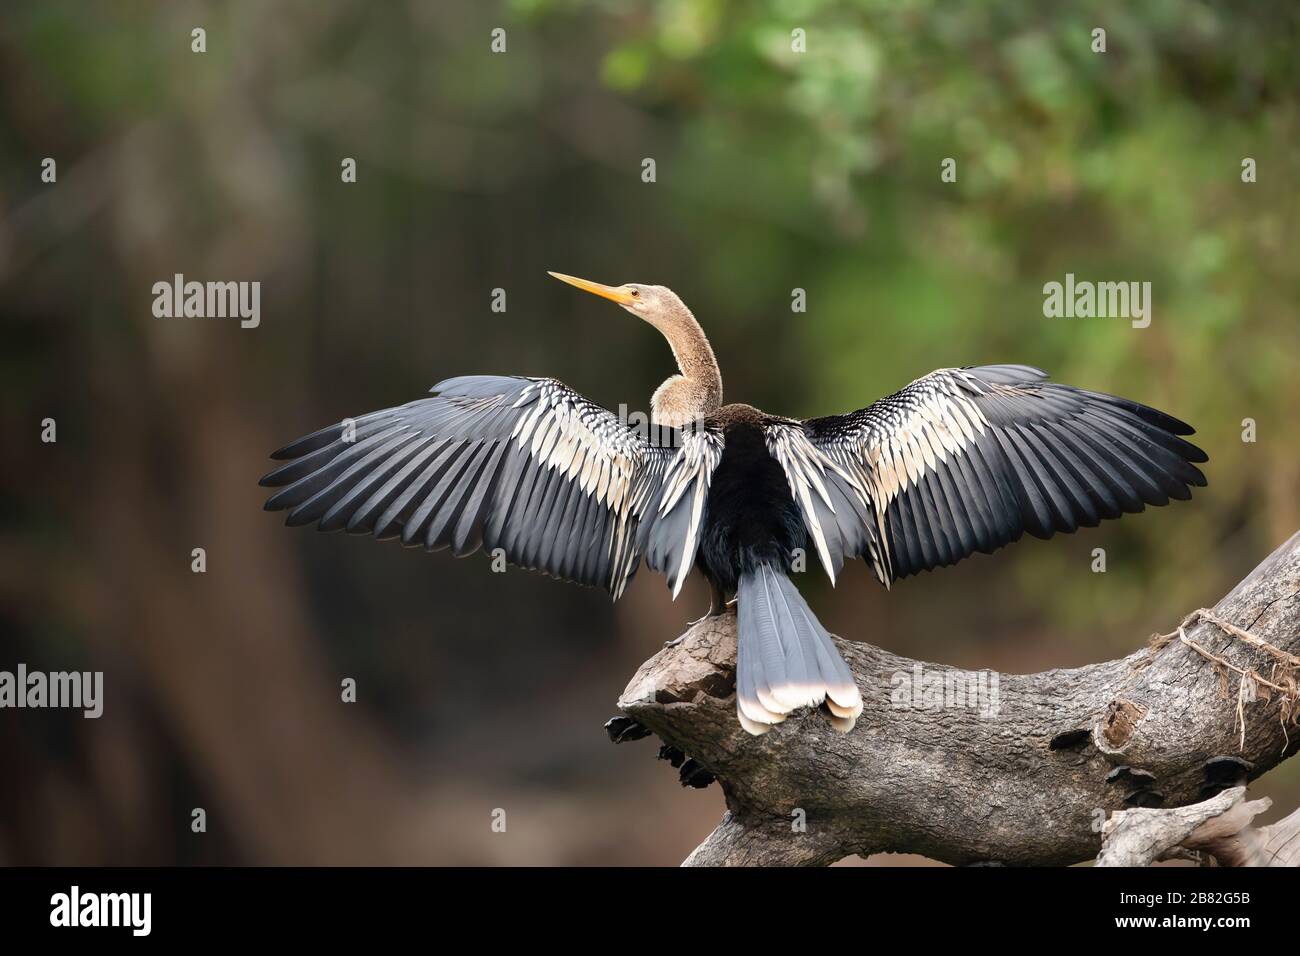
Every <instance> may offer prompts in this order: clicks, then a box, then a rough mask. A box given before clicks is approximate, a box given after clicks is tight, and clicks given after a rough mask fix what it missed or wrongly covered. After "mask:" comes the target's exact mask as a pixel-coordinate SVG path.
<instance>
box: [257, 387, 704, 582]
mask: <svg viewBox="0 0 1300 956" xmlns="http://www.w3.org/2000/svg"><path fill="white" fill-rule="evenodd" d="M663 438H664V440H663V441H656V442H652V441H649V440H647V438H646V437H645V436H642V435H640V434H638V433H637V431H636V430H634V429H633V428H631V427H630V426H628V425H627V424H626V423H623V422H620V421H619V419H618V418H617V417H616V416H615V415H614V414H613V413H612V412H610V411H608V410H607V409H605V408H602V407H601V406H599V405H596V404H594V403H592V402H590V401H588V400H587V399H585V398H583V397H582V396H581V395H579V394H578V393H577V392H575V391H573V390H572V389H571V388H569V387H568V386H567V385H564V384H563V383H561V382H557V381H555V380H554V379H540V378H521V377H508V376H495V375H469V376H462V377H460V378H452V379H448V380H447V381H444V382H441V383H439V384H438V385H435V386H434V387H433V389H432V390H431V395H430V397H428V398H423V399H420V400H418V401H414V402H410V403H409V404H406V405H403V406H401V407H399V408H389V409H384V410H383V411H378V412H372V413H370V414H369V415H364V416H362V417H360V418H357V419H352V420H344V421H343V422H340V423H339V424H336V425H331V426H329V427H328V428H323V429H321V430H320V431H318V432H315V433H313V434H311V435H308V436H306V437H305V438H300V439H299V440H298V441H296V442H293V443H292V444H290V445H287V446H285V447H284V448H282V449H280V451H278V452H276V453H275V454H274V455H273V456H272V457H273V458H279V459H291V460H290V461H289V462H288V463H287V464H284V465H282V466H280V467H279V468H277V469H276V470H275V471H273V472H271V473H270V474H269V475H267V476H266V477H265V478H263V479H262V482H261V483H262V484H263V485H265V486H269V487H272V488H279V489H280V490H279V491H278V492H276V493H275V494H274V495H273V496H272V497H271V498H270V499H269V500H268V501H267V502H266V508H267V510H269V511H279V510H284V509H288V510H289V515H288V520H287V523H288V524H290V525H303V524H310V523H312V522H316V524H317V527H318V528H319V529H320V530H322V531H336V530H346V531H349V532H353V533H358V534H360V533H370V534H373V535H374V536H375V537H376V538H392V537H398V536H400V537H401V540H402V543H403V544H406V545H410V546H416V545H423V546H424V548H425V549H427V550H430V551H436V550H440V549H442V548H448V547H449V548H451V551H452V553H453V554H455V555H457V556H461V555H466V554H471V553H473V552H474V551H477V550H478V549H479V547H484V548H486V549H487V551H488V552H490V553H491V552H495V551H496V550H497V549H498V548H499V549H501V551H502V553H503V554H504V556H505V558H506V560H507V561H509V562H510V563H512V564H515V565H518V566H519V567H523V568H528V569H530V570H537V571H542V572H543V573H546V574H550V575H552V576H554V577H557V578H560V579H563V580H567V581H574V582H577V583H580V584H589V585H601V586H603V587H605V588H606V589H608V590H609V592H610V593H611V594H613V595H614V597H615V598H617V597H618V596H619V595H620V594H621V593H622V591H623V588H624V587H625V586H626V584H627V582H628V581H629V580H630V579H631V577H632V575H633V574H634V573H635V571H636V568H637V564H638V560H639V558H640V557H641V555H642V554H643V553H644V554H645V556H646V560H647V563H649V564H650V565H651V567H653V568H655V570H657V571H661V572H662V573H664V574H665V575H666V576H667V577H668V578H669V581H670V583H671V584H672V585H673V587H674V596H676V593H677V591H678V590H679V589H680V588H681V583H682V581H683V580H685V578H686V575H687V573H688V572H689V571H690V568H691V567H692V566H693V564H694V561H695V549H696V546H697V544H698V537H699V529H700V527H701V525H702V523H703V514H704V504H705V501H706V500H707V497H708V486H709V481H710V479H711V477H712V474H713V469H714V467H716V465H717V463H718V460H719V459H720V458H721V452H722V436H721V435H720V434H718V433H716V432H714V431H710V430H708V429H703V428H702V429H699V430H697V431H695V432H692V433H686V432H681V431H672V432H667V433H666V434H665V435H664V436H663Z"/></svg>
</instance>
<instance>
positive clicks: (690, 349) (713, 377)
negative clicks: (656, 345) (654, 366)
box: [656, 305, 722, 415]
mask: <svg viewBox="0 0 1300 956" xmlns="http://www.w3.org/2000/svg"><path fill="white" fill-rule="evenodd" d="M656 325H657V327H658V328H659V331H660V332H662V333H663V336H664V338H666V339H667V340H668V345H669V346H670V347H671V348H672V350H673V358H675V359H677V367H678V369H680V370H681V373H682V377H683V378H685V379H686V380H687V381H688V382H690V383H691V384H692V385H693V386H695V387H694V388H693V389H692V391H693V392H695V394H696V395H697V396H698V397H699V401H700V403H701V406H702V407H700V408H699V409H698V410H697V411H698V413H699V414H705V415H707V414H708V413H709V412H712V411H714V410H716V409H717V408H718V407H719V406H721V405H722V372H721V370H719V368H718V360H717V359H716V358H715V357H714V355H713V346H711V345H710V344H709V340H708V337H707V336H705V334H704V329H702V328H701V327H700V323H699V322H697V321H696V320H695V316H693V315H692V314H691V312H690V310H689V309H687V308H686V306H684V305H683V306H682V307H681V311H680V312H679V313H678V314H677V315H674V316H673V318H672V320H671V321H669V322H664V323H662V324H661V323H656Z"/></svg>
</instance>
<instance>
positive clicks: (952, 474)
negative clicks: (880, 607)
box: [768, 365, 1206, 585]
mask: <svg viewBox="0 0 1300 956" xmlns="http://www.w3.org/2000/svg"><path fill="white" fill-rule="evenodd" d="M1046 379H1047V376H1046V374H1045V373H1043V372H1041V371H1039V370H1038V369H1034V368H1029V367H1027V366H1024V365H990V366H984V367H981V368H962V369H940V370H939V371H936V372H932V373H930V374H929V375H927V376H925V377H924V378H921V379H918V380H917V381H915V382H913V383H912V384H911V385H908V386H907V387H906V388H904V389H902V390H901V391H899V392H896V393H895V394H893V395H890V396H889V397H888V398H882V399H881V400H880V401H878V402H876V403H875V404H873V405H870V406H868V407H867V408H864V409H861V410H859V411H856V412H851V413H849V414H847V415H832V416H829V417H826V418H814V419H809V420H808V421H805V422H802V423H783V424H777V425H774V426H771V427H770V428H769V430H768V444H769V448H771V449H772V451H773V454H774V455H775V456H776V457H777V459H778V460H779V461H781V463H782V465H783V467H784V468H785V471H786V476H787V478H788V479H789V480H790V487H791V491H792V493H793V494H794V496H795V500H796V501H798V502H799V503H800V506H801V510H802V511H803V515H804V520H805V523H806V524H807V526H808V531H809V534H810V536H811V537H812V538H813V540H814V542H815V543H816V544H817V547H818V551H819V554H820V555H821V558H822V562H823V564H824V566H825V567H826V569H827V572H828V573H829V574H830V575H831V578H832V580H834V577H835V575H836V574H837V573H838V571H839V569H840V568H841V567H842V566H843V563H844V559H845V558H846V557H857V556H867V557H868V558H869V560H870V561H871V562H872V566H873V568H874V570H875V573H876V575H877V577H879V578H880V580H881V581H882V582H884V583H885V584H886V585H888V584H889V583H890V582H891V581H894V580H897V579H898V578H901V577H905V576H906V575H909V574H915V573H916V572H918V571H921V570H926V569H929V568H936V567H942V566H945V565H949V564H954V563H956V562H957V561H960V560H961V559H962V558H964V557H966V556H967V555H969V554H972V553H974V552H976V551H982V552H984V553H990V552H992V551H995V550H997V549H998V548H1000V547H1002V546H1003V545H1005V544H1009V543H1010V542H1012V541H1015V540H1017V539H1019V538H1020V536H1021V535H1022V534H1023V533H1024V532H1026V531H1028V532H1029V533H1030V534H1032V535H1034V536H1036V537H1039V538H1048V537H1051V536H1052V535H1053V534H1055V533H1056V532H1058V531H1060V532H1071V531H1074V530H1075V529H1076V528H1078V527H1080V526H1081V525H1082V526H1087V527H1092V526H1095V525H1097V524H1099V523H1100V522H1101V520H1102V519H1103V518H1118V517H1119V516H1120V515H1122V514H1125V513H1131V512H1137V511H1142V510H1143V508H1144V507H1145V506H1146V505H1164V504H1168V502H1169V500H1170V499H1171V498H1177V499H1187V498H1190V497H1191V486H1203V485H1204V484H1205V476H1204V475H1203V474H1202V473H1201V472H1200V470H1199V469H1198V468H1196V466H1195V465H1194V464H1193V462H1204V461H1206V455H1205V453H1204V452H1203V451H1201V449H1199V448H1197V447H1196V446H1195V445H1193V444H1191V443H1190V442H1187V441H1184V440H1183V439H1182V438H1180V437H1179V436H1180V435H1190V434H1192V433H1193V432H1192V429H1191V428H1190V427H1189V426H1188V425H1186V424H1184V423H1183V422H1181V421H1179V420H1178V419H1176V418H1173V417H1171V416H1169V415H1166V414H1164V413H1163V412H1159V411H1157V410H1155V409H1154V408H1149V407H1147V406H1146V405H1141V404H1139V403H1137V402H1133V401H1129V400H1128V399H1124V398H1116V397H1115V396H1112V395H1103V394H1100V393H1097V392H1088V391H1084V390H1083V389H1078V388H1073V387H1071V386H1069V385H1060V384H1056V383H1053V382H1049V381H1047V380H1046Z"/></svg>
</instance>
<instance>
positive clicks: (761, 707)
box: [736, 564, 862, 734]
mask: <svg viewBox="0 0 1300 956" xmlns="http://www.w3.org/2000/svg"><path fill="white" fill-rule="evenodd" d="M737 598H738V600H737V604H738V605H739V607H738V615H739V619H738V621H737V628H738V631H739V648H738V651H737V656H736V715H737V716H738V717H739V718H740V724H741V726H742V727H744V728H745V729H746V730H747V731H749V732H750V733H751V734H763V733H766V732H767V731H769V730H771V729H772V725H773V724H779V723H780V722H781V721H783V720H785V718H786V715H788V714H790V713H792V712H793V711H795V710H797V709H799V708H800V707H816V706H818V705H819V704H822V703H825V704H826V707H827V709H828V710H829V711H830V714H831V724H832V725H833V726H834V727H835V729H836V730H840V731H843V732H845V733H847V732H848V731H850V730H852V729H853V724H854V721H856V720H857V718H858V715H859V714H861V713H862V695H861V694H859V693H858V686H857V684H856V683H854V680H853V674H852V673H851V672H850V671H849V665H848V664H846V663H845V662H844V658H842V657H840V654H839V652H838V651H837V650H836V649H835V645H834V643H832V641H831V637H830V635H829V634H828V633H826V628H824V627H822V625H821V622H820V621H818V620H817V618H816V617H815V616H814V615H813V612H812V609H811V608H809V607H808V603H807V602H806V601H804V599H803V595H801V594H800V593H799V589H798V588H796V587H795V586H794V582H792V581H791V580H790V579H789V578H788V577H786V575H785V573H784V572H782V571H781V570H779V569H777V568H774V567H773V566H772V565H770V564H761V565H759V566H758V567H757V568H756V569H755V570H753V571H747V572H745V573H744V574H742V575H741V577H740V587H739V589H738V591H737Z"/></svg>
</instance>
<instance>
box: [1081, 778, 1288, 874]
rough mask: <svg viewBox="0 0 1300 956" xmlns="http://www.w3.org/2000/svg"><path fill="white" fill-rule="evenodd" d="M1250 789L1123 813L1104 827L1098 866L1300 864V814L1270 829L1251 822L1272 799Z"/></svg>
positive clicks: (1113, 817)
mask: <svg viewBox="0 0 1300 956" xmlns="http://www.w3.org/2000/svg"><path fill="white" fill-rule="evenodd" d="M1245 796H1246V788H1245V787H1232V788H1231V789H1229V790H1225V791H1223V793H1221V794H1219V795H1218V796H1216V797H1211V798H1210V799H1209V800H1205V801H1203V802H1201V803H1194V804H1192V805H1191V806H1187V807H1171V808H1169V809H1165V810H1142V809H1138V810H1121V811H1119V812H1118V813H1115V814H1112V815H1111V818H1110V819H1109V820H1107V821H1106V825H1105V826H1104V827H1102V848H1101V854H1100V855H1099V856H1098V857H1097V865H1098V866H1149V865H1151V864H1152V863H1154V862H1156V861H1157V860H1162V859H1171V858H1183V859H1192V860H1196V861H1198V862H1207V861H1208V858H1212V859H1213V861H1214V862H1215V863H1217V864H1219V865H1220V866H1300V810H1297V811H1295V812H1294V813H1292V814H1291V815H1290V816H1288V817H1287V818H1286V819H1284V820H1279V821H1278V822H1277V823H1274V824H1271V825H1269V826H1266V827H1255V826H1252V821H1253V820H1254V819H1255V817H1257V816H1258V815H1259V814H1261V813H1263V812H1264V811H1265V810H1267V809H1268V808H1269V807H1270V806H1272V805H1273V801H1272V800H1270V799H1268V797H1264V798H1263V799H1260V800H1249V801H1248V800H1246V799H1245Z"/></svg>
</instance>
